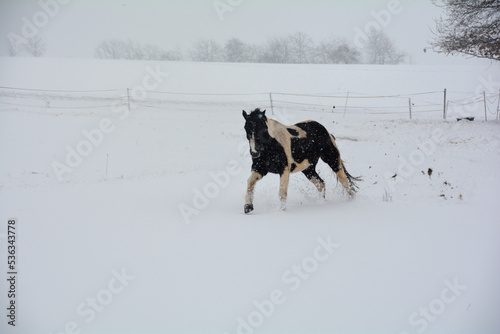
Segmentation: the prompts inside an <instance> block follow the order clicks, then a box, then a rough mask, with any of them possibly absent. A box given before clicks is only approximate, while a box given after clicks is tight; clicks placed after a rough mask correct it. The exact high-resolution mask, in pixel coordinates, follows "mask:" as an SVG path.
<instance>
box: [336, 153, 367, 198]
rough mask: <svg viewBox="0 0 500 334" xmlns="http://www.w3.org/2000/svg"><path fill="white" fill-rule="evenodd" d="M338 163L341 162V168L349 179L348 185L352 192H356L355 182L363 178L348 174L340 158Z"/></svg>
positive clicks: (356, 185)
mask: <svg viewBox="0 0 500 334" xmlns="http://www.w3.org/2000/svg"><path fill="white" fill-rule="evenodd" d="M340 163H341V164H342V169H343V170H344V173H345V175H346V176H347V180H348V181H349V186H350V188H351V190H352V191H353V192H357V191H358V189H359V187H358V184H357V182H362V181H363V178H362V177H361V176H352V175H351V174H349V172H348V171H347V169H345V165H344V162H343V161H342V159H340Z"/></svg>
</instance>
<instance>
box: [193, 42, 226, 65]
mask: <svg viewBox="0 0 500 334" xmlns="http://www.w3.org/2000/svg"><path fill="white" fill-rule="evenodd" d="M191 58H192V59H193V60H194V61H206V62H215V61H222V48H221V47H220V46H219V44H218V43H217V42H216V41H214V40H212V39H207V38H201V39H199V40H198V41H197V42H196V44H195V45H194V48H193V49H192V50H191Z"/></svg>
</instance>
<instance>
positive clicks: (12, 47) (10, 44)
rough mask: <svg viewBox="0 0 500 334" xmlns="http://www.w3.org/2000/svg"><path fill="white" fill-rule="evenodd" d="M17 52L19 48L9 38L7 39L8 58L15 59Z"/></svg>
mask: <svg viewBox="0 0 500 334" xmlns="http://www.w3.org/2000/svg"><path fill="white" fill-rule="evenodd" d="M19 52H20V50H19V46H18V45H17V44H16V43H14V41H13V40H11V39H10V38H9V39H7V54H8V55H9V57H15V56H17V55H19Z"/></svg>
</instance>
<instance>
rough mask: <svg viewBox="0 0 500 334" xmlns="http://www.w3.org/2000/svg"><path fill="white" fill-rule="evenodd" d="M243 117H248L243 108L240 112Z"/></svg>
mask: <svg viewBox="0 0 500 334" xmlns="http://www.w3.org/2000/svg"><path fill="white" fill-rule="evenodd" d="M241 114H242V115H243V117H244V118H245V119H248V114H247V112H246V111H245V110H243V112H242V113H241Z"/></svg>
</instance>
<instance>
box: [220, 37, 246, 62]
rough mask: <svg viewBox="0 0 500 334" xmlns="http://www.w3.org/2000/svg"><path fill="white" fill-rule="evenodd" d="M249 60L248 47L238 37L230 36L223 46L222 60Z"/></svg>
mask: <svg viewBox="0 0 500 334" xmlns="http://www.w3.org/2000/svg"><path fill="white" fill-rule="evenodd" d="M248 60H249V48H248V46H247V45H246V44H245V43H243V42H242V41H241V40H239V39H238V38H231V39H230V40H228V41H227V42H226V45H225V46H224V61H227V62H231V63H242V62H246V61H248Z"/></svg>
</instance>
